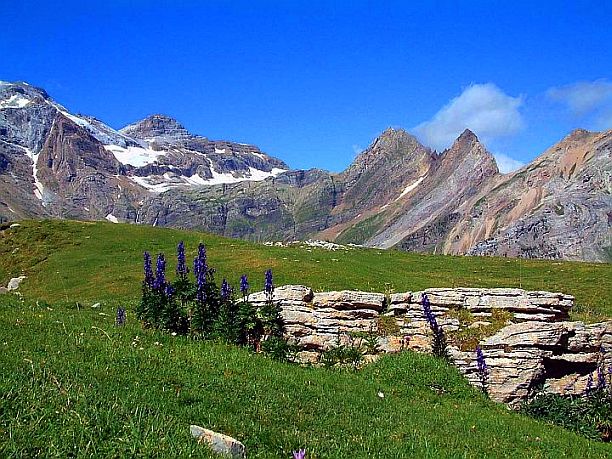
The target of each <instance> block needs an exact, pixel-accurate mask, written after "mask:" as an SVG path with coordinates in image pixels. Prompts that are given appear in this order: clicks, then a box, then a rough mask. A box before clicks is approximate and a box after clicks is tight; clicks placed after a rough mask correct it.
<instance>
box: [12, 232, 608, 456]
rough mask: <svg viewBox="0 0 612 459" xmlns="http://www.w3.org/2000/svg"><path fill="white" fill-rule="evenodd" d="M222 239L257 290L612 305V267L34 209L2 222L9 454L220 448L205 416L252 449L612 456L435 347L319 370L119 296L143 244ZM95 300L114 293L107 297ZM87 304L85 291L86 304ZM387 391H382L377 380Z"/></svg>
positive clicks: (222, 261)
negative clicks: (550, 296)
mask: <svg viewBox="0 0 612 459" xmlns="http://www.w3.org/2000/svg"><path fill="white" fill-rule="evenodd" d="M179 240H184V241H185V243H186V246H187V248H188V249H189V251H190V253H189V256H190V257H193V255H195V249H196V247H197V244H198V242H200V241H203V242H205V243H206V245H207V247H208V253H209V262H210V264H211V265H212V266H214V267H216V268H217V270H218V274H219V276H228V277H229V278H230V279H231V280H232V281H233V282H234V283H237V281H238V277H239V275H240V274H241V273H243V272H245V273H247V274H249V275H250V277H251V284H252V286H253V288H255V289H259V288H261V286H262V283H263V279H262V277H263V271H264V270H265V269H266V268H269V267H271V268H272V269H274V272H275V278H276V283H277V284H279V285H280V284H284V283H303V284H306V285H310V286H312V287H313V288H315V289H319V290H327V289H343V288H350V289H363V290H375V291H385V289H390V288H393V289H395V290H396V291H402V290H415V289H421V288H424V287H430V286H452V285H456V286H459V285H465V286H519V285H522V286H523V287H524V288H529V289H547V290H562V291H564V292H568V293H572V294H574V295H576V297H577V301H578V302H579V304H580V305H581V308H580V310H579V311H578V313H576V314H575V316H577V317H584V318H588V319H597V318H602V317H611V316H612V313H611V303H610V300H611V298H610V295H612V293H611V291H612V289H611V288H610V282H611V277H612V276H610V274H611V271H610V266H609V265H596V264H583V263H556V262H531V261H524V260H523V261H518V260H506V259H494V258H462V257H445V256H421V255H413V254H406V253H400V252H394V251H378V250H366V249H354V250H347V251H335V252H330V251H326V250H320V249H306V248H299V247H293V248H282V247H266V246H263V245H255V244H249V243H246V242H242V241H235V240H229V239H224V238H221V237H217V236H211V235H208V234H199V233H195V232H186V231H179V230H170V229H160V228H150V227H141V226H130V225H113V224H110V223H109V224H106V223H83V222H57V221H53V222H50V221H48V222H23V223H22V226H20V227H18V228H15V229H4V230H3V231H1V232H0V281H1V282H3V283H6V281H7V280H8V279H9V278H10V277H13V276H16V275H19V274H22V273H23V274H25V275H27V276H28V278H27V279H26V280H25V281H24V283H23V284H22V287H21V288H20V290H21V291H22V292H23V295H24V298H25V299H24V300H20V299H19V298H18V297H16V296H13V295H0V457H15V458H17V457H19V458H20V457H32V456H45V457H96V458H97V457H212V456H209V455H208V454H207V453H206V452H205V451H204V449H203V447H201V446H200V445H197V443H196V442H194V441H193V440H192V439H191V438H190V436H189V425H190V424H198V425H201V426H204V427H208V428H212V429H214V430H217V431H221V432H224V433H227V434H229V435H232V436H235V437H237V438H238V439H240V440H241V441H243V442H244V443H245V444H246V446H247V449H248V451H249V457H250V458H278V457H280V458H289V457H291V450H295V449H297V448H299V447H306V449H307V451H308V455H307V457H308V459H316V458H348V457H351V458H367V457H370V458H403V457H426V458H441V457H474V458H481V457H517V458H538V457H576V458H588V457H593V458H599V457H611V456H612V446H611V445H609V444H604V443H598V442H593V441H589V440H586V439H584V438H581V437H579V436H577V435H576V434H574V433H572V432H569V431H566V430H564V429H561V428H558V427H554V426H552V425H548V424H545V423H541V422H537V421H534V420H532V419H529V418H527V417H525V416H522V415H519V414H517V413H513V412H509V411H508V410H507V409H506V408H505V407H504V406H501V405H498V404H495V403H493V402H490V401H489V400H487V399H486V398H485V397H483V396H482V394H480V393H479V392H478V391H477V390H476V389H474V388H472V387H470V386H469V385H468V384H467V382H466V381H465V380H464V379H463V378H462V377H461V376H460V375H459V373H458V372H457V371H456V370H455V369H454V368H452V367H450V366H448V365H447V364H445V363H444V362H442V361H439V360H436V359H434V358H432V357H430V356H426V355H418V354H414V353H409V352H406V353H402V354H398V355H393V356H386V357H383V358H382V359H380V360H379V361H378V362H377V363H375V364H372V365H369V366H367V367H365V368H364V369H363V370H361V371H359V372H353V371H332V370H326V369H324V368H305V367H299V366H296V365H290V364H284V363H279V362H275V361H272V360H271V359H269V358H267V357H265V356H262V355H254V354H251V353H249V352H248V351H246V350H244V349H239V348H235V347H230V346H225V345H222V344H218V343H213V342H203V341H193V340H190V339H189V338H186V337H180V336H179V337H173V336H171V335H169V334H162V333H160V332H157V331H154V330H143V329H142V328H141V326H140V324H139V323H137V321H135V320H134V318H133V314H132V311H130V310H128V322H127V324H126V326H124V327H116V326H115V325H114V314H115V309H116V307H117V306H118V305H128V307H131V306H132V305H133V304H134V303H135V302H136V301H138V297H139V289H140V281H141V257H142V252H143V251H144V250H150V251H151V252H152V253H156V252H158V251H164V252H166V255H167V256H168V258H169V259H170V260H171V262H170V264H169V268H170V269H169V271H172V270H173V269H174V261H173V257H172V254H173V253H174V250H175V246H176V243H177V242H178V241H179ZM94 302H101V303H102V305H101V306H100V307H97V308H92V307H91V306H92V304H93V303H94ZM77 303H78V304H77ZM379 392H382V393H383V394H384V396H383V397H380V396H379V395H378V393H379Z"/></svg>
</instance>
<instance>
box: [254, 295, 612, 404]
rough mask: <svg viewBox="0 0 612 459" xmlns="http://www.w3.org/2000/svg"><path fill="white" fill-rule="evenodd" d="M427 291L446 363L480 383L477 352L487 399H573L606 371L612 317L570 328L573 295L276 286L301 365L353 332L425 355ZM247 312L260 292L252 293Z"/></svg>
mask: <svg viewBox="0 0 612 459" xmlns="http://www.w3.org/2000/svg"><path fill="white" fill-rule="evenodd" d="M424 293H425V294H427V296H428V298H429V300H430V303H431V309H432V312H433V314H434V315H435V316H436V319H437V321H438V323H439V324H440V325H441V326H442V328H443V329H444V331H445V333H446V335H447V337H448V339H449V342H450V345H449V354H450V357H451V361H452V362H453V363H454V364H455V365H456V366H457V367H458V369H459V370H460V371H461V372H462V373H463V374H464V375H465V376H466V377H467V378H468V380H469V381H470V382H471V383H473V384H475V385H479V379H478V374H477V365H476V360H475V357H476V356H475V353H474V347H475V346H476V344H478V345H479V346H480V347H481V349H482V350H483V353H484V356H485V359H486V363H487V366H488V368H489V371H490V374H489V379H488V391H489V394H490V396H491V398H492V399H494V400H497V401H500V402H503V403H507V404H510V405H513V404H516V403H518V402H520V401H521V400H524V399H525V398H526V397H528V396H529V395H530V394H531V393H533V392H534V391H535V390H536V389H537V388H543V389H544V390H547V391H550V392H555V393H559V394H581V393H584V391H585V390H586V388H587V385H588V384H589V383H588V381H589V379H591V380H592V381H593V380H594V381H596V380H597V369H598V368H602V367H605V368H611V367H612V321H610V322H603V323H599V324H592V325H585V324H583V323H581V322H569V321H567V319H568V317H569V316H568V313H569V311H570V309H571V308H572V306H573V304H574V298H573V297H572V296H570V295H565V294H563V293H551V292H544V291H525V290H522V289H509V288H491V289H477V288H454V289H451V288H432V289H426V290H424V291H417V292H405V293H395V294H391V295H384V294H382V293H369V292H359V291H340V292H322V293H318V292H317V293H315V292H313V291H312V289H310V288H309V287H305V286H302V285H285V286H282V287H278V288H276V289H275V290H274V296H273V299H274V301H275V302H278V304H279V306H280V308H281V314H282V316H283V319H284V320H285V325H286V334H287V336H288V338H289V339H290V341H291V342H293V343H295V344H297V345H299V346H300V347H301V348H302V349H303V350H302V351H301V352H300V353H299V356H298V357H299V360H300V361H301V362H302V363H316V362H317V361H318V359H319V356H320V355H321V354H322V353H323V352H324V351H326V350H328V349H330V348H332V347H334V346H337V345H338V344H347V343H351V342H354V339H355V336H356V334H357V335H358V334H359V333H360V332H361V333H364V332H365V333H375V334H376V336H377V340H378V349H379V350H380V352H384V353H390V352H399V351H401V350H404V349H411V350H415V351H419V352H430V351H431V344H432V342H431V341H432V338H431V336H432V334H431V331H430V329H429V325H428V323H427V321H426V320H425V316H424V314H423V307H422V304H421V298H422V295H423V294H424ZM249 299H250V301H251V302H252V303H253V304H254V305H255V306H260V305H262V304H263V303H264V302H265V294H264V293H263V292H258V293H255V294H252V295H250V297H249Z"/></svg>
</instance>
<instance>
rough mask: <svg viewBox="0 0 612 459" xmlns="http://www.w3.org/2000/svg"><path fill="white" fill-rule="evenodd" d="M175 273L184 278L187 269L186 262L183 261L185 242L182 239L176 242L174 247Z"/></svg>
mask: <svg viewBox="0 0 612 459" xmlns="http://www.w3.org/2000/svg"><path fill="white" fill-rule="evenodd" d="M176 259H177V263H176V274H177V276H179V277H182V278H185V276H186V275H187V273H188V272H189V269H188V268H187V264H186V263H185V244H184V243H183V241H181V242H179V243H178V246H177V247H176Z"/></svg>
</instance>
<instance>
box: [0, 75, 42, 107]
mask: <svg viewBox="0 0 612 459" xmlns="http://www.w3.org/2000/svg"><path fill="white" fill-rule="evenodd" d="M49 99H50V98H49V94H47V92H46V91H45V90H44V89H42V88H37V87H35V86H31V85H29V84H28V83H25V82H21V81H20V82H16V83H9V82H7V81H0V108H23V107H25V106H26V105H27V104H28V103H30V102H32V101H36V100H39V101H40V100H45V101H46V100H49Z"/></svg>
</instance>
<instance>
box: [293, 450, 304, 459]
mask: <svg viewBox="0 0 612 459" xmlns="http://www.w3.org/2000/svg"><path fill="white" fill-rule="evenodd" d="M305 457H306V450H305V449H300V450H298V451H294V452H293V459H304V458H305Z"/></svg>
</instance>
